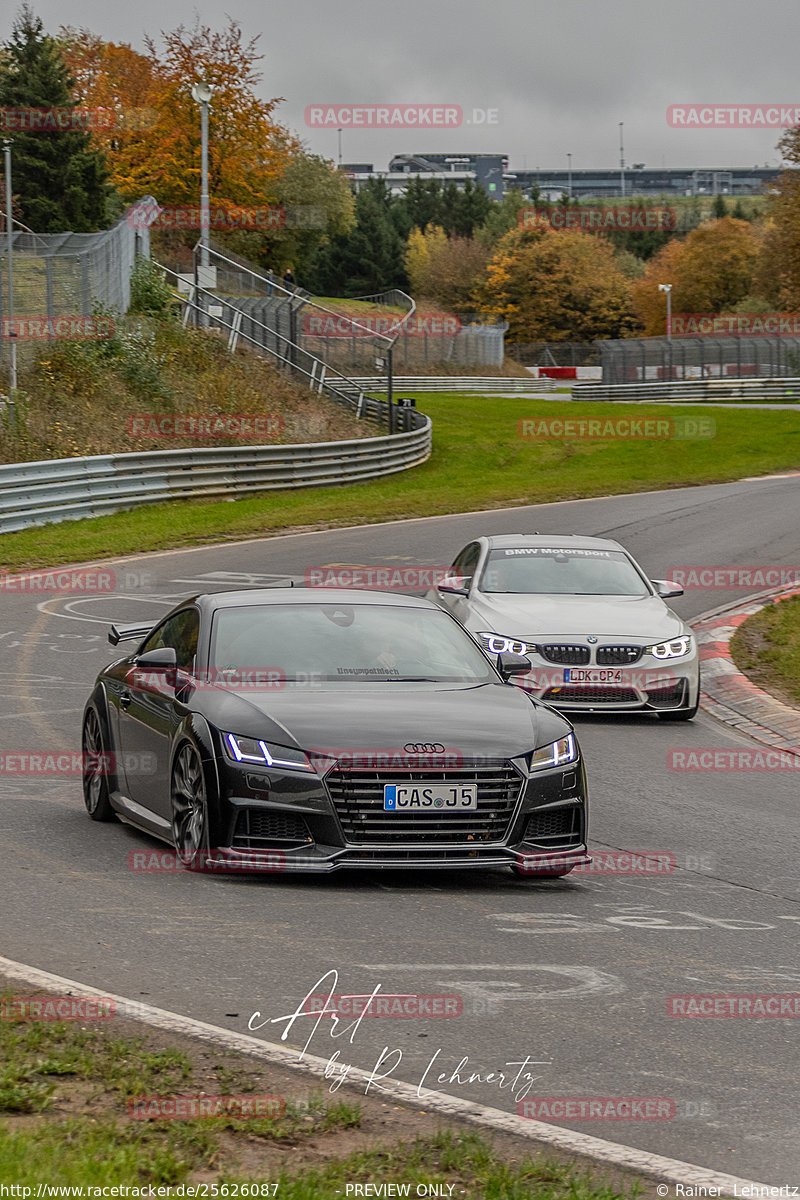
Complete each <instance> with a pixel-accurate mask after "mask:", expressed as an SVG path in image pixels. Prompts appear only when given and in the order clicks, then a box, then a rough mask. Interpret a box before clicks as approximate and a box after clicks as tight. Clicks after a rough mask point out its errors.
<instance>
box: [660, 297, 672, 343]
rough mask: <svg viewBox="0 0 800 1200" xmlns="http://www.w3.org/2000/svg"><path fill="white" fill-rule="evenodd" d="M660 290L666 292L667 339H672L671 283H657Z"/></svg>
mask: <svg viewBox="0 0 800 1200" xmlns="http://www.w3.org/2000/svg"><path fill="white" fill-rule="evenodd" d="M658 290H659V291H660V292H666V293H667V341H668V342H671V341H672V284H671V283H660V284H659V285H658Z"/></svg>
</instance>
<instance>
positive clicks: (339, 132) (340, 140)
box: [336, 129, 342, 171]
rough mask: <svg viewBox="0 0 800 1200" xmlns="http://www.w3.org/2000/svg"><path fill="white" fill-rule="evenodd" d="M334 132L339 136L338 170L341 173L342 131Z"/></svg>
mask: <svg viewBox="0 0 800 1200" xmlns="http://www.w3.org/2000/svg"><path fill="white" fill-rule="evenodd" d="M336 132H337V133H338V135H339V170H340V171H341V169H342V131H341V129H337V130H336Z"/></svg>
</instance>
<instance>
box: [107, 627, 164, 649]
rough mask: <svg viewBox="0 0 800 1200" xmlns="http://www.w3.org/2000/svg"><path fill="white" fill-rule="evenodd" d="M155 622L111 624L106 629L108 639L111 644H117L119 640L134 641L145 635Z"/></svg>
mask: <svg viewBox="0 0 800 1200" xmlns="http://www.w3.org/2000/svg"><path fill="white" fill-rule="evenodd" d="M154 624H155V622H153V621H151V622H150V624H149V625H112V626H111V628H110V629H109V631H108V640H109V641H110V642H111V645H112V646H118V645H119V643H120V642H135V641H140V640H141V639H142V638H143V637H146V636H147V634H148V633H149V632H150V630H151V629H152V628H153V625H154Z"/></svg>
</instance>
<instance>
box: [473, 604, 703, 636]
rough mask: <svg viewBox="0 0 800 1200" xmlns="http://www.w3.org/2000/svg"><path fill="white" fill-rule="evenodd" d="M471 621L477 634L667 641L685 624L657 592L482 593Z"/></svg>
mask: <svg viewBox="0 0 800 1200" xmlns="http://www.w3.org/2000/svg"><path fill="white" fill-rule="evenodd" d="M471 607H472V611H471V613H470V616H469V620H468V622H467V624H468V627H469V628H470V629H471V630H473V631H474V632H475V633H480V632H481V631H482V630H484V629H488V630H492V631H496V632H497V633H502V634H506V635H507V636H510V637H528V638H533V637H536V638H541V639H545V638H547V639H552V640H553V641H559V640H563V639H566V638H579V639H581V640H583V639H584V638H585V637H586V636H587V635H588V634H592V635H595V636H597V637H599V638H602V639H606V638H610V637H613V638H624V639H625V640H626V641H628V640H632V641H641V642H644V643H652V642H663V641H667V640H668V639H669V638H674V637H678V636H679V635H680V634H681V633H683V632H684V623H683V621H681V619H680V617H678V616H677V615H676V614H675V613H674V612H672V610H671V609H669V608H667V606H666V604H664V601H663V600H661V598H660V597H659V596H644V597H640V596H615V597H614V598H613V599H612V598H610V597H608V596H518V595H513V596H508V595H500V594H497V595H491V596H490V595H486V594H485V593H484V594H483V595H481V596H480V597H479V598H478V599H476V600H475V601H473V603H472V606H471Z"/></svg>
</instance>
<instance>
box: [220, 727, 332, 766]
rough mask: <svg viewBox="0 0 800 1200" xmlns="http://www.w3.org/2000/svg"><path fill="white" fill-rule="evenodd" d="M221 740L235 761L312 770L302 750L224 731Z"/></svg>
mask: <svg viewBox="0 0 800 1200" xmlns="http://www.w3.org/2000/svg"><path fill="white" fill-rule="evenodd" d="M222 741H223V744H224V746H225V750H226V752H227V754H228V755H229V756H230V758H232V759H233V760H234V762H237V763H257V764H258V766H260V767H280V768H281V769H282V770H284V769H287V768H288V769H289V770H290V771H313V770H314V768H313V767H312V765H311V763H310V762H309V761H308V759H307V758H306V756H305V754H304V753H303V751H302V750H293V749H292V748H291V746H275V745H273V744H272V743H269V744H268V743H267V742H261V741H259V740H258V739H257V738H248V737H240V736H239V734H238V733H226V734H225V735H224V736H223V739H222Z"/></svg>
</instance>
